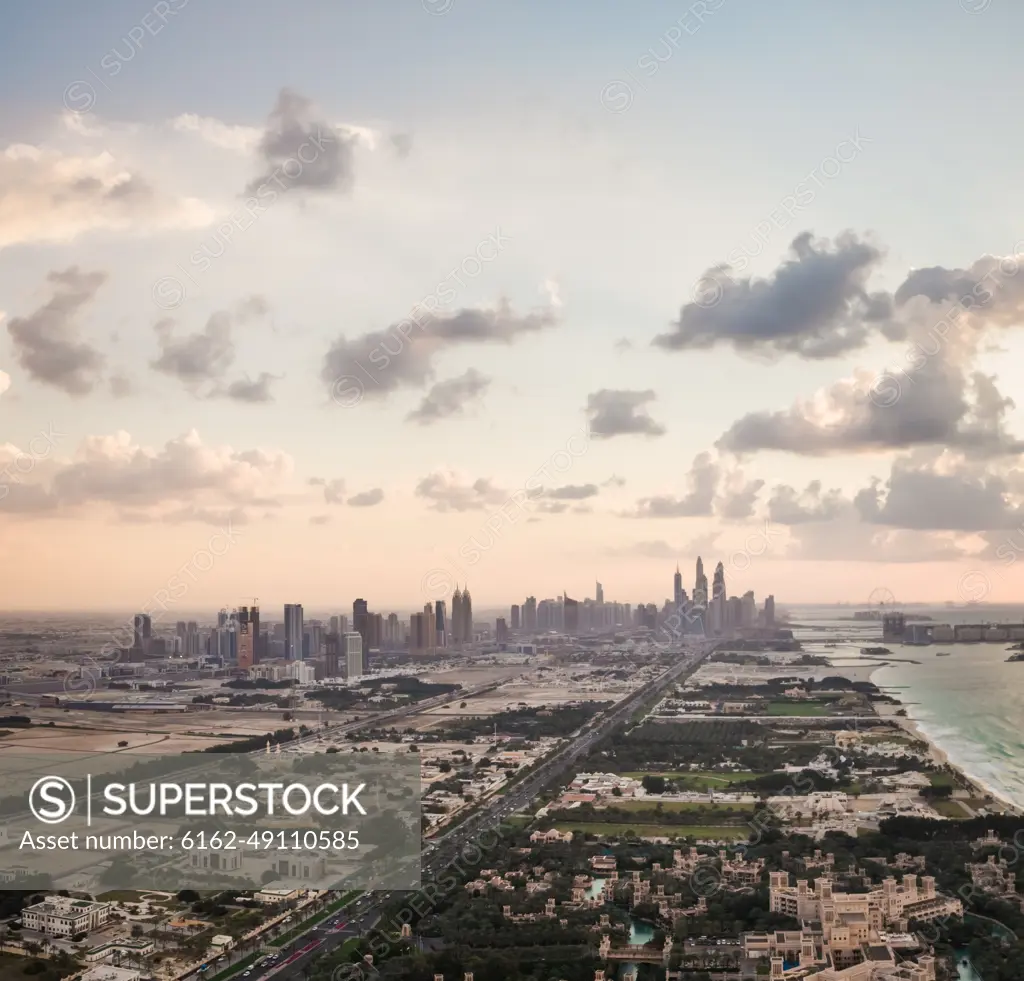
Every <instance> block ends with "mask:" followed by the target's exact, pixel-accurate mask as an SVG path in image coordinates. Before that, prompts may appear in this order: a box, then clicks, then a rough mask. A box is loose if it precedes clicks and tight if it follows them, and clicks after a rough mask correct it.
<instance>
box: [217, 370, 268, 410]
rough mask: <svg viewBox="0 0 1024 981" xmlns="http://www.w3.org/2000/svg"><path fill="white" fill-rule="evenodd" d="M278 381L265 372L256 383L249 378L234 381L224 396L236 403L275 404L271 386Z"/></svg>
mask: <svg viewBox="0 0 1024 981" xmlns="http://www.w3.org/2000/svg"><path fill="white" fill-rule="evenodd" d="M276 380H277V377H276V376H275V375H271V374H270V373H268V372H266V371H264V372H261V373H260V376H259V378H257V379H256V380H255V381H253V380H252V379H250V378H249V377H248V376H246V377H245V378H240V379H238V381H233V382H232V383H231V384H230V385H228V387H227V388H226V389H225V390H224V394H225V395H226V396H227V397H228V398H229V399H233V400H234V401H236V402H253V403H259V402H273V401H274V395H273V393H272V392H271V391H270V385H271V383H272V382H274V381H276Z"/></svg>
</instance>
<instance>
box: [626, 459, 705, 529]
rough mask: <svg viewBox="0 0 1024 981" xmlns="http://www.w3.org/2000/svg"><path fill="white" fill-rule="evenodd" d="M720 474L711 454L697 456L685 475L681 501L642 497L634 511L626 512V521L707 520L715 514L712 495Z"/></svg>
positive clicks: (658, 497)
mask: <svg viewBox="0 0 1024 981" xmlns="http://www.w3.org/2000/svg"><path fill="white" fill-rule="evenodd" d="M721 476H722V471H721V468H720V466H719V465H718V464H717V463H716V462H715V461H714V460H713V459H712V457H711V454H710V453H699V454H698V455H697V456H696V457H694V460H693V465H692V467H691V468H690V472H689V474H687V478H686V479H687V483H688V484H689V486H690V489H689V491H688V493H686V494H685V495H684V496H683V497H671V496H666V495H661V496H656V497H644V498H641V499H640V500H639V501H637V504H636V508H635V510H633V511H630V512H626V513H625V514H624V517H629V518H696V517H709V516H710V515H712V514H713V513H714V503H715V495H716V493H717V491H718V483H719V480H720V479H721Z"/></svg>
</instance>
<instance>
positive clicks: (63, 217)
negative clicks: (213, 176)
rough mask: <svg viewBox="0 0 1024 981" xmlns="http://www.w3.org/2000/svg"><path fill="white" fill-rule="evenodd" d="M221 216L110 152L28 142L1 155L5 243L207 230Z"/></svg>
mask: <svg viewBox="0 0 1024 981" xmlns="http://www.w3.org/2000/svg"><path fill="white" fill-rule="evenodd" d="M214 218H215V212H214V211H213V210H212V209H210V208H209V207H208V206H207V205H205V204H204V203H203V202H201V201H199V200H197V199H196V198H175V197H172V196H169V195H165V194H162V193H160V192H159V191H157V190H156V189H155V188H154V187H152V186H151V185H150V184H149V182H148V181H146V179H145V178H144V177H143V176H141V175H140V174H138V173H133V172H132V171H130V170H128V169H126V168H125V167H123V166H121V165H120V164H119V163H118V161H117V160H116V159H115V158H114V156H113V155H112V154H110V153H108V152H101V153H97V154H93V155H91V156H77V155H74V154H67V153H61V152H58V151H55V150H51V149H46V148H43V147H39V146H30V145H28V144H24V143H16V144H13V145H11V146H9V147H7V149H6V150H4V151H3V152H0V248H3V247H4V246H9V245H14V244H17V243H23V242H69V241H71V240H72V239H74V238H76V237H77V236H79V235H81V234H83V233H85V232H89V231H93V230H98V229H110V230H118V231H122V230H123V231H127V230H138V231H142V230H145V231H147V232H149V231H152V230H154V229H165V228H172V229H173V228H201V227H204V226H206V225H208V224H210V223H211V222H212V221H213V220H214Z"/></svg>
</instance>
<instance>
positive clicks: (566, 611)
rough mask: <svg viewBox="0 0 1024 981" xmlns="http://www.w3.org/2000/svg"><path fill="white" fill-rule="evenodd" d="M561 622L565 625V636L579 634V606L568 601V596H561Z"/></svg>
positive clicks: (575, 602)
mask: <svg viewBox="0 0 1024 981" xmlns="http://www.w3.org/2000/svg"><path fill="white" fill-rule="evenodd" d="M562 611H563V612H562V622H563V623H564V624H565V632H566V633H567V634H576V633H579V629H580V604H579V603H578V602H577V601H576V600H574V599H570V598H569V596H568V594H563V596H562Z"/></svg>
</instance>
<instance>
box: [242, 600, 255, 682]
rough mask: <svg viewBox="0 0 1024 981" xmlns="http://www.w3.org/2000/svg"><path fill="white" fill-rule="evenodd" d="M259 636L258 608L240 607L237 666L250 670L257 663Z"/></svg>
mask: <svg viewBox="0 0 1024 981" xmlns="http://www.w3.org/2000/svg"><path fill="white" fill-rule="evenodd" d="M259 636H260V608H259V607H258V606H256V605H255V604H254V605H253V606H252V607H248V606H242V607H239V609H238V666H239V667H240V668H251V667H252V666H253V665H254V664H257V663H258V662H259V657H258V656H257V651H256V646H257V642H258V640H259Z"/></svg>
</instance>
